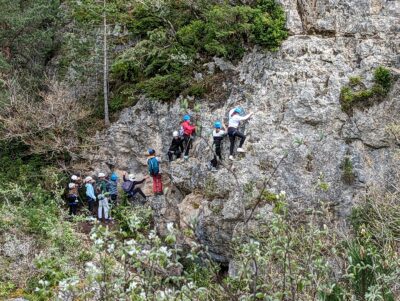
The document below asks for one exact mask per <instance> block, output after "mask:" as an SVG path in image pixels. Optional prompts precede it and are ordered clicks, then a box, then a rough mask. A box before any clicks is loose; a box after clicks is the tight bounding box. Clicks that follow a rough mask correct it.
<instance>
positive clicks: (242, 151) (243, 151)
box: [236, 147, 246, 153]
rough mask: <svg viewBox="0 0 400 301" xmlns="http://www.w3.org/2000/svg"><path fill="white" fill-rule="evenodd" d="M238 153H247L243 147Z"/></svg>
mask: <svg viewBox="0 0 400 301" xmlns="http://www.w3.org/2000/svg"><path fill="white" fill-rule="evenodd" d="M236 151H237V152H238V153H245V152H246V151H245V150H244V149H243V148H241V147H239V148H238V149H237V150H236Z"/></svg>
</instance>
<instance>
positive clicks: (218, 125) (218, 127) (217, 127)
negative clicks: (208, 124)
mask: <svg viewBox="0 0 400 301" xmlns="http://www.w3.org/2000/svg"><path fill="white" fill-rule="evenodd" d="M214 127H215V128H216V129H220V128H221V122H219V121H216V122H215V123H214Z"/></svg>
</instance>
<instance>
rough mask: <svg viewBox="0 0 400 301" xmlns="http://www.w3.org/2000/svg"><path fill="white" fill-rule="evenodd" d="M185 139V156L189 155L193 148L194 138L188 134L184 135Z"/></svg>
mask: <svg viewBox="0 0 400 301" xmlns="http://www.w3.org/2000/svg"><path fill="white" fill-rule="evenodd" d="M183 141H184V144H185V157H189V150H190V149H191V148H192V138H191V137H190V136H188V135H184V136H183Z"/></svg>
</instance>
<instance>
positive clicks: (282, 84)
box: [88, 0, 400, 262]
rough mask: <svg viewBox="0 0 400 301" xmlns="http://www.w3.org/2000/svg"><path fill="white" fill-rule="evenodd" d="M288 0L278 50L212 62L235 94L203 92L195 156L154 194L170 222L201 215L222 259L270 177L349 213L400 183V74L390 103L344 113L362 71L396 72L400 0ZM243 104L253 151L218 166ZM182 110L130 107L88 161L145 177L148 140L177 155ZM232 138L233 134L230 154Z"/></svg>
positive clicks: (301, 202)
mask: <svg viewBox="0 0 400 301" xmlns="http://www.w3.org/2000/svg"><path fill="white" fill-rule="evenodd" d="M282 3H283V5H284V7H285V9H286V12H287V18H288V21H287V26H288V28H289V30H290V33H291V36H290V37H289V38H288V39H287V40H286V41H285V42H284V43H283V45H282V47H281V49H280V50H279V51H277V52H276V53H264V52H262V51H259V50H257V49H254V50H253V51H251V52H250V53H248V54H247V55H246V56H245V57H244V58H243V60H242V61H241V62H240V63H239V64H238V65H237V66H233V65H231V64H229V63H227V62H223V61H221V60H218V59H216V60H215V62H211V63H210V64H209V65H210V66H212V67H213V68H210V69H214V67H215V69H220V70H224V72H230V73H231V74H232V73H233V74H234V76H231V77H230V78H231V79H230V80H227V81H226V82H225V83H223V87H224V89H226V91H227V92H229V97H228V98H227V99H226V100H225V101H224V102H223V103H219V104H216V103H213V102H207V101H206V100H204V101H202V102H201V109H200V112H199V113H196V112H190V113H192V114H193V115H194V116H195V117H196V119H197V121H198V122H199V123H201V124H202V126H203V129H202V131H201V137H198V138H197V139H196V141H195V143H194V148H193V150H192V152H191V158H190V159H189V160H188V161H187V162H184V161H175V162H172V163H171V164H168V163H164V164H163V171H164V182H165V183H166V186H167V187H168V192H167V194H166V196H165V197H166V199H167V200H168V204H167V205H164V206H160V202H159V201H157V200H153V202H155V203H157V204H158V205H157V206H155V207H157V208H158V209H157V210H161V209H160V208H161V207H163V209H162V210H163V211H162V214H160V215H159V216H160V218H162V216H168V221H171V220H174V221H175V222H176V223H177V224H180V225H181V226H183V227H184V226H185V225H186V223H188V222H190V220H192V221H196V223H195V224H196V234H197V236H198V238H199V239H200V241H202V242H203V243H205V244H206V245H208V246H209V249H210V251H211V252H212V253H213V255H214V256H215V258H216V259H218V260H220V261H221V262H228V261H229V251H228V248H227V244H228V243H229V241H230V240H231V239H232V236H233V235H234V233H235V230H236V229H237V228H238V227H240V226H241V225H242V224H243V222H244V221H245V220H247V218H248V217H249V215H250V212H251V211H252V208H253V206H254V197H256V196H257V194H258V193H259V191H260V190H261V189H262V188H263V186H264V183H265V179H269V178H270V181H268V185H267V187H266V188H267V189H269V190H270V191H271V192H279V191H281V190H284V191H286V194H287V198H288V200H289V202H290V204H291V205H293V206H297V207H300V208H310V207H312V206H315V205H316V204H317V203H318V202H321V201H322V202H327V203H330V204H331V206H332V210H334V211H335V212H336V214H337V216H338V217H339V218H344V217H346V216H347V215H348V213H349V212H350V209H351V206H352V204H353V203H354V202H356V201H357V200H358V199H360V198H362V197H363V196H364V195H365V193H366V191H367V190H368V189H369V188H370V187H373V186H379V187H383V188H387V189H391V183H393V182H394V181H397V180H398V178H397V173H398V171H399V162H400V160H399V145H400V144H399V140H398V139H396V137H395V136H394V135H391V133H390V131H388V127H390V125H391V124H396V123H397V124H398V123H399V116H400V115H399V113H400V101H399V100H400V99H399V94H400V84H399V83H398V81H397V82H396V81H395V83H394V85H393V87H392V89H391V92H390V94H389V96H388V97H387V98H386V99H385V100H384V101H382V102H379V103H376V104H374V105H372V106H371V107H369V108H363V109H357V108H356V109H355V110H354V113H353V115H352V116H349V115H348V114H346V113H344V112H342V110H341V107H340V103H339V95H340V89H341V87H342V86H343V85H345V84H347V82H348V78H349V77H350V76H362V77H363V78H364V79H365V80H364V82H365V84H366V85H367V86H368V85H371V84H372V74H373V70H374V69H375V68H376V67H378V66H379V65H384V66H387V67H389V68H393V69H392V71H393V72H394V73H396V70H397V69H396V68H399V67H400V66H399V65H400V57H399V55H398V54H399V50H400V38H399V31H400V3H399V2H398V1H389V0H386V1H385V0H346V1H332V0H329V1H328V0H297V1H294V0H282ZM234 106H241V107H243V108H244V109H245V110H246V111H254V112H256V113H255V115H254V116H253V117H252V118H251V119H250V120H249V122H248V123H246V124H245V129H244V130H245V133H246V135H247V137H248V139H247V141H246V143H245V148H246V149H247V153H246V154H245V155H236V157H235V161H234V162H233V163H231V162H227V161H228V160H226V161H225V163H224V166H221V167H220V169H219V170H218V172H216V173H211V172H210V171H208V169H207V167H206V164H207V162H208V161H209V160H210V159H211V157H212V153H211V149H210V147H209V145H210V144H209V141H210V134H211V127H212V124H213V122H214V121H215V120H217V119H219V120H222V119H226V116H227V112H228V111H229V109H230V108H232V107H234ZM189 111H190V109H189ZM183 113H184V112H183V110H181V109H180V100H179V99H178V100H176V101H175V102H173V103H168V104H166V103H158V102H153V101H149V100H145V99H143V100H141V101H140V102H139V103H137V105H135V106H134V107H132V108H129V109H126V110H125V111H123V112H122V113H121V116H120V119H119V120H118V121H117V122H116V123H114V124H113V125H112V126H111V127H110V128H109V130H108V131H107V132H105V133H98V135H97V142H98V144H99V147H98V148H96V149H95V150H93V151H92V153H90V154H88V159H90V161H91V162H92V163H93V166H95V169H96V170H100V169H101V170H109V168H110V167H113V168H115V169H116V170H129V171H131V172H134V173H137V174H144V173H145V172H146V158H145V156H144V152H145V150H146V148H147V147H150V146H151V147H153V148H155V149H156V150H157V151H158V153H159V154H161V156H163V158H164V159H166V156H165V154H166V152H167V149H168V146H169V144H170V140H171V137H172V131H173V130H176V129H177V128H178V127H179V122H180V120H181V117H182V114H183ZM228 144H229V142H228V139H227V140H226V141H225V146H224V147H225V149H224V156H225V158H226V159H227V157H228V149H227V148H228ZM165 162H166V160H165ZM272 174H273V176H272V177H271V175H272ZM349 175H350V179H348V177H349ZM346 177H347V179H346ZM147 190H148V191H150V190H151V189H150V187H147ZM167 207H168V208H167ZM270 210H271V205H268V204H266V205H263V206H259V207H258V208H257V209H256V210H255V213H254V214H253V215H252V218H251V221H250V222H251V223H252V224H253V225H254V226H256V225H257V218H262V219H267V218H268V212H269V211H270ZM168 211H170V212H171V213H168Z"/></svg>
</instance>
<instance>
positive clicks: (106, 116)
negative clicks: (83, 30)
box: [103, 0, 110, 127]
mask: <svg viewBox="0 0 400 301" xmlns="http://www.w3.org/2000/svg"><path fill="white" fill-rule="evenodd" d="M103 5H104V12H103V24H104V33H103V35H104V37H103V42H104V43H103V52H104V53H103V55H104V66H103V67H104V69H103V91H104V124H105V126H106V127H108V126H109V125H110V116H109V112H108V59H107V52H108V51H107V15H106V0H103Z"/></svg>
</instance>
